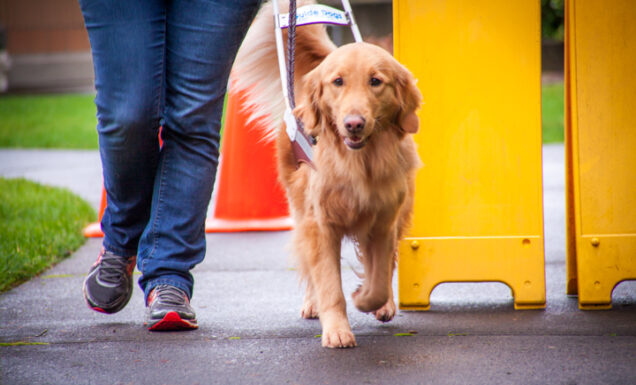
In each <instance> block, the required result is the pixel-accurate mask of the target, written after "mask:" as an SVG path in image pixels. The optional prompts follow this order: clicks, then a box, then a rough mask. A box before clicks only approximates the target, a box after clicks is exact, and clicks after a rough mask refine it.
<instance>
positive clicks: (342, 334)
mask: <svg viewBox="0 0 636 385" xmlns="http://www.w3.org/2000/svg"><path fill="white" fill-rule="evenodd" d="M322 346H323V347H325V348H353V347H355V346H356V338H355V337H354V335H353V333H352V332H351V330H332V331H323V333H322Z"/></svg>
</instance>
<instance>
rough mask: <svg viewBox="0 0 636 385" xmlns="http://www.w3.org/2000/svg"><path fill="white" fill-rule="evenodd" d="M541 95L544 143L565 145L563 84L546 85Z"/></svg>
mask: <svg viewBox="0 0 636 385" xmlns="http://www.w3.org/2000/svg"><path fill="white" fill-rule="evenodd" d="M541 95H542V98H541V99H542V103H541V104H542V115H543V143H563V135H564V134H563V116H564V112H563V106H564V104H563V83H555V84H546V85H544V86H543V88H542V90H541Z"/></svg>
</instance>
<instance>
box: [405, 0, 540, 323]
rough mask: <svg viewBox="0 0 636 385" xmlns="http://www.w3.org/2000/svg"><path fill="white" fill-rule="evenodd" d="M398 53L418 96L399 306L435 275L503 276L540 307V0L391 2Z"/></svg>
mask: <svg viewBox="0 0 636 385" xmlns="http://www.w3.org/2000/svg"><path fill="white" fill-rule="evenodd" d="M393 4H394V6H393V7H394V16H393V17H394V23H393V25H394V39H395V44H394V47H395V55H396V57H397V58H398V60H400V61H401V62H402V63H404V64H405V65H406V66H407V67H408V68H409V69H410V70H411V71H413V73H414V74H415V76H416V78H418V86H419V88H420V90H421V91H422V94H423V96H424V103H425V104H424V105H423V108H422V110H421V112H420V119H421V124H420V132H419V133H418V134H417V136H416V141H417V143H418V148H419V153H420V157H421V158H422V161H423V163H424V166H423V167H422V169H421V170H420V172H419V173H418V176H417V182H416V183H417V189H416V191H417V193H416V194H417V195H416V201H415V214H414V223H413V228H412V230H411V235H410V237H409V238H407V239H405V240H404V241H402V242H401V244H400V245H399V254H400V259H399V263H398V281H399V304H400V308H401V309H406V310H428V309H429V307H430V299H429V298H430V293H431V291H432V290H433V289H434V287H435V286H436V285H438V284H439V283H442V282H477V281H499V282H503V283H505V284H507V285H508V286H510V288H511V289H512V292H513V296H514V304H515V309H536V308H544V307H545V269H544V267H545V266H544V256H543V255H544V254H543V210H542V206H543V202H542V177H541V176H542V171H541V74H540V68H541V62H540V9H539V1H510V0H488V1H467V0H396V1H394V2H393Z"/></svg>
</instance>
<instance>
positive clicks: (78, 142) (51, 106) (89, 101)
mask: <svg viewBox="0 0 636 385" xmlns="http://www.w3.org/2000/svg"><path fill="white" fill-rule="evenodd" d="M93 98H94V96H93V95H79V94H78V95H41V96H3V97H0V147H19V148H71V149H97V131H96V130H95V126H96V125H97V118H96V117H95V115H96V112H95V111H96V109H95V104H94V103H93Z"/></svg>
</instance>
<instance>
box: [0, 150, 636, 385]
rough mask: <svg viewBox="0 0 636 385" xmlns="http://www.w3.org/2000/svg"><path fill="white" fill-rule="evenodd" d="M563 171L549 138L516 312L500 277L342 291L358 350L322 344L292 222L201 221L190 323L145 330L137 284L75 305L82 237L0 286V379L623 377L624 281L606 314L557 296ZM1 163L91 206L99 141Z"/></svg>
mask: <svg viewBox="0 0 636 385" xmlns="http://www.w3.org/2000/svg"><path fill="white" fill-rule="evenodd" d="M563 175H564V168H563V147H562V146H560V145H550V146H544V204H545V209H544V216H545V250H546V290H547V293H546V294H547V307H546V309H545V310H533V311H515V310H514V309H513V300H512V296H511V292H510V289H508V287H507V286H505V285H503V284H499V283H473V284H443V285H441V286H439V287H438V288H436V289H435V291H434V292H433V294H432V296H431V304H432V307H431V310H430V311H428V312H404V311H400V312H398V314H397V316H396V318H395V319H394V320H393V321H392V322H390V323H387V324H381V323H379V322H377V321H376V320H375V319H374V318H373V317H372V316H370V315H366V314H362V313H359V312H357V311H356V310H355V308H354V307H353V306H352V305H351V304H350V303H349V307H348V312H349V317H350V320H351V324H352V328H353V331H354V333H355V334H356V338H357V341H358V347H357V348H355V349H347V350H330V349H324V348H322V347H321V346H320V339H319V338H316V335H318V334H319V333H320V324H319V322H318V321H315V320H303V319H301V318H300V315H299V314H300V305H301V301H302V292H301V289H300V286H299V285H298V281H297V278H296V272H295V271H294V270H293V263H292V262H291V261H290V260H289V255H288V252H287V251H286V249H285V244H286V243H287V242H288V240H289V238H290V234H289V233H288V232H269V233H237V234H209V235H208V236H207V241H208V252H207V256H206V259H205V261H204V262H203V263H202V264H200V265H199V266H197V267H196V268H195V270H194V271H193V274H194V276H195V280H196V286H195V294H194V297H193V299H192V304H193V306H194V308H195V310H196V311H197V315H198V319H199V324H200V327H199V329H198V330H196V331H189V332H163V333H150V332H148V331H146V329H144V328H143V326H142V323H143V312H144V304H143V295H142V293H141V290H139V289H138V288H137V287H136V288H135V293H134V295H133V298H132V300H131V302H130V303H129V305H128V306H127V307H126V308H125V309H124V310H123V311H121V312H120V313H117V314H114V315H110V316H106V315H102V314H99V313H96V312H93V311H91V310H90V309H89V308H88V307H87V306H86V305H85V303H84V300H83V298H82V292H81V285H82V281H83V278H84V275H85V274H86V272H87V271H88V268H89V267H90V265H91V264H92V263H93V261H94V260H95V258H96V256H97V253H98V251H99V248H100V241H99V240H98V239H91V240H89V241H88V242H87V243H86V244H85V245H84V246H83V247H82V248H81V249H80V250H78V251H77V252H76V253H75V254H74V255H73V256H71V257H70V258H69V259H67V260H65V261H64V262H62V263H60V264H59V265H57V266H55V267H54V268H52V269H50V270H49V271H47V272H45V273H43V274H42V275H41V276H39V277H37V278H34V279H33V280H31V281H29V282H27V283H25V284H23V285H21V286H19V287H17V288H15V289H13V290H11V291H9V292H6V293H4V294H2V295H0V342H1V343H2V344H1V345H0V383H2V384H636V282H624V283H621V284H620V285H618V286H617V288H616V289H615V291H614V293H613V297H612V298H613V304H614V307H613V309H612V310H609V311H594V312H590V311H585V312H584V311H580V310H578V307H577V301H576V298H570V297H568V296H566V295H565V219H564V214H565V208H564V184H563ZM0 176H8V177H17V176H24V177H27V178H29V179H33V180H37V181H40V182H43V183H47V184H52V185H57V186H62V187H66V188H69V189H71V190H72V191H74V192H76V193H78V194H79V195H80V196H82V197H84V198H85V199H87V200H88V201H89V202H91V203H92V204H93V205H94V206H95V207H96V206H97V205H98V204H99V194H100V190H101V186H100V184H101V177H100V170H99V157H98V154H97V152H91V151H38V150H33V151H30V150H2V151H0ZM343 259H344V264H343V266H345V267H344V270H343V281H344V287H345V292H346V293H351V292H353V290H354V289H355V287H356V286H357V283H358V278H357V277H356V276H355V275H354V274H353V271H352V268H351V267H352V266H353V267H354V268H355V266H356V264H357V262H356V260H355V256H354V254H353V251H352V249H351V247H350V245H346V246H345V248H344V253H343ZM348 301H350V298H348ZM403 333H409V334H411V335H410V336H401V335H400V334H403ZM396 334H397V335H396Z"/></svg>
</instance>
